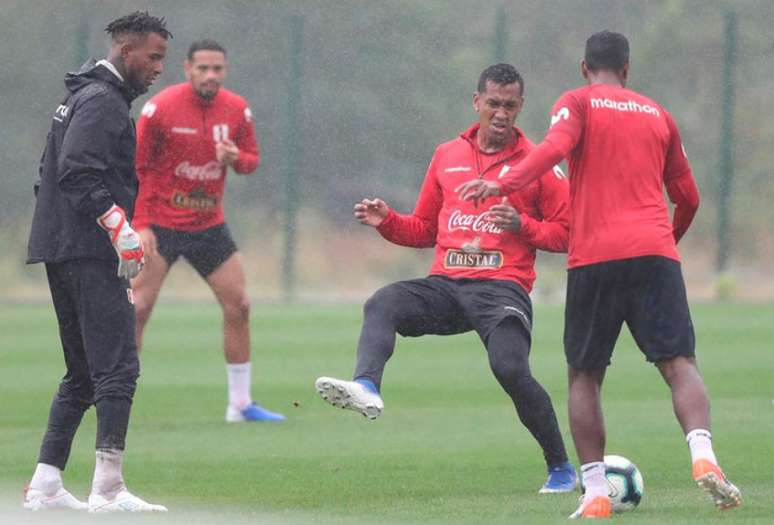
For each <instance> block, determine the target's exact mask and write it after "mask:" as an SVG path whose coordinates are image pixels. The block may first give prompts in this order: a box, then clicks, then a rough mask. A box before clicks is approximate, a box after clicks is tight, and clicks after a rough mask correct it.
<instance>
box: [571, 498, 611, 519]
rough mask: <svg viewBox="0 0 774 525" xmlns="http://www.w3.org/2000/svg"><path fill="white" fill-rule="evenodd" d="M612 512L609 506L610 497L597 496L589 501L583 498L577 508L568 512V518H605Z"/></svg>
mask: <svg viewBox="0 0 774 525" xmlns="http://www.w3.org/2000/svg"><path fill="white" fill-rule="evenodd" d="M612 513H613V510H612V507H611V506H610V498H608V497H607V496H597V497H596V498H594V499H592V500H591V501H586V500H583V501H582V502H581V504H580V507H578V510H576V511H575V512H573V513H572V514H570V519H571V520H574V519H577V518H592V519H593V518H597V519H607V518H609V517H610V515H611V514H612Z"/></svg>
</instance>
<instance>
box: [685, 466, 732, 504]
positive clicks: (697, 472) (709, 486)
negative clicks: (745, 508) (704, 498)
mask: <svg viewBox="0 0 774 525" xmlns="http://www.w3.org/2000/svg"><path fill="white" fill-rule="evenodd" d="M693 479H694V480H695V481H696V483H697V484H698V485H699V487H701V488H702V489H703V490H704V491H705V492H707V493H708V494H709V495H710V497H711V498H712V500H713V501H714V502H715V506H716V507H717V508H719V509H720V510H727V509H733V508H734V507H738V506H740V505H741V504H742V491H740V490H739V488H738V487H737V486H736V485H734V484H733V483H731V482H730V481H728V479H727V478H726V475H725V474H723V471H722V470H721V469H720V467H719V466H717V465H715V464H714V463H712V462H711V461H709V460H706V459H699V460H696V462H694V464H693Z"/></svg>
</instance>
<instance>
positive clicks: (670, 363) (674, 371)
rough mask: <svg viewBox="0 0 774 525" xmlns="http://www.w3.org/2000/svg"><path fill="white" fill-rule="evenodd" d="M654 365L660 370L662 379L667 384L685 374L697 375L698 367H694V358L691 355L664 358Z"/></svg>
mask: <svg viewBox="0 0 774 525" xmlns="http://www.w3.org/2000/svg"><path fill="white" fill-rule="evenodd" d="M656 367H657V368H658V369H659V372H661V375H662V376H663V378H664V380H665V381H666V382H667V383H668V384H670V385H671V384H672V383H673V382H674V381H675V380H679V379H681V378H684V377H686V376H689V377H690V376H693V375H698V369H697V368H696V360H695V359H694V358H691V357H682V356H678V357H673V358H671V359H664V360H663V361H659V362H657V363H656Z"/></svg>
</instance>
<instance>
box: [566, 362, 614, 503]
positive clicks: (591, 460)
mask: <svg viewBox="0 0 774 525" xmlns="http://www.w3.org/2000/svg"><path fill="white" fill-rule="evenodd" d="M604 378H605V369H604V368H602V369H598V370H579V369H577V368H572V367H569V368H568V381H569V391H570V392H569V400H568V410H569V416H570V431H571V432H572V439H573V441H574V442H575V451H576V452H577V453H578V459H579V460H580V464H581V468H580V470H581V477H582V479H583V485H584V486H585V487H586V493H585V494H584V497H583V501H582V502H581V504H580V506H579V507H578V510H576V511H575V512H574V513H573V514H572V515H571V516H570V517H571V518H609V517H610V514H611V507H610V499H609V497H608V489H607V481H606V478H605V463H604V455H605V421H604V418H603V416H602V403H601V401H600V392H601V389H602V381H603V379H604Z"/></svg>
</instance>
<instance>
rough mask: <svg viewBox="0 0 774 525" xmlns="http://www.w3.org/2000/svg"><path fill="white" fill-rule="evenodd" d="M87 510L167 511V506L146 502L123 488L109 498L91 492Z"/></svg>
mask: <svg viewBox="0 0 774 525" xmlns="http://www.w3.org/2000/svg"><path fill="white" fill-rule="evenodd" d="M89 512H100V513H101V512H167V508H166V507H165V506H164V505H154V504H153V503H148V502H147V501H144V500H142V499H140V498H138V497H137V496H135V495H134V494H132V493H131V492H129V491H128V490H126V489H124V490H122V491H120V492H119V493H118V494H116V497H115V498H113V499H110V500H109V499H107V498H105V496H102V495H101V494H91V495H90V496H89Z"/></svg>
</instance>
